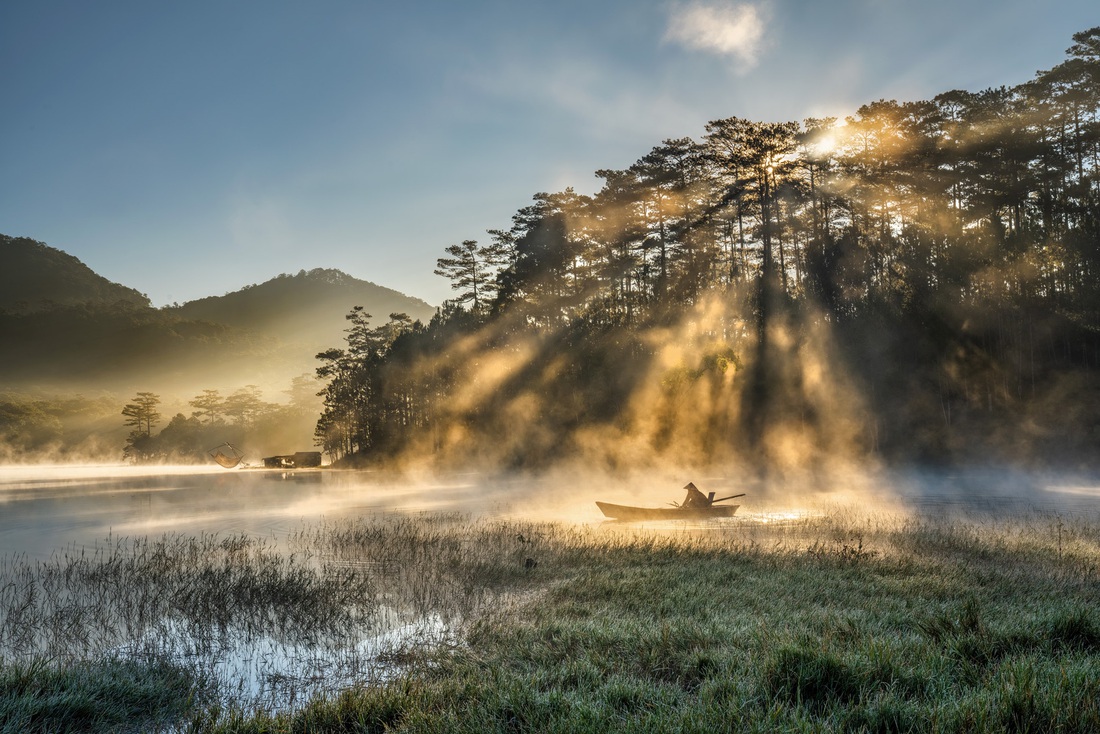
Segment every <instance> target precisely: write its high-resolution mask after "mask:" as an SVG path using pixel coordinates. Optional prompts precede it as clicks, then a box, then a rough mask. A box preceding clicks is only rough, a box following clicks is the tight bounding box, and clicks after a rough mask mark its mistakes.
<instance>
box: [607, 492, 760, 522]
mask: <svg viewBox="0 0 1100 734" xmlns="http://www.w3.org/2000/svg"><path fill="white" fill-rule="evenodd" d="M684 489H686V490H687V497H685V498H684V501H683V502H682V503H681V504H678V505H677V504H675V503H673V505H674V506H673V507H631V506H630V505H614V504H611V503H610V502H597V503H596V507H599V508H600V512H602V513H603V514H604V516H605V517H610V518H611V519H613V520H626V521H634V522H637V521H645V520H711V519H714V518H719V517H733V514H734V513H735V512H737V508H738V507H740V506H741V505H719V504H716V503H718V502H725V501H726V500H732V499H736V498H737V497H744V496H745V493H744V492H742V493H741V494H734V495H730V496H729V497H721V498H719V499H714V492H710V493H709V494H705V495H704V494H703V493H702V492H700V491H699V490H698V489H696V487H695V485H694V484H692V483H691V482H688V483H687V485H686V486H685V487H684Z"/></svg>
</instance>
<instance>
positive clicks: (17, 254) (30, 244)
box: [0, 234, 149, 312]
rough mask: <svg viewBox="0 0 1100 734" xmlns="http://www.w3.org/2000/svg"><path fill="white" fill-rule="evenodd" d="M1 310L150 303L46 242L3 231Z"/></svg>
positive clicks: (0, 284)
mask: <svg viewBox="0 0 1100 734" xmlns="http://www.w3.org/2000/svg"><path fill="white" fill-rule="evenodd" d="M0 264H2V267H0V309H3V310H6V311H19V312H26V311H38V310H43V309H48V308H52V307H53V306H57V305H74V304H85V303H95V304H106V305H112V304H115V303H119V302H123V303H127V304H130V305H134V306H149V299H148V298H147V297H146V296H145V295H144V294H142V293H138V292H137V291H136V290H134V289H133V288H127V287H126V286H123V285H119V284H118V283H112V282H111V281H109V280H107V279H106V278H104V277H103V276H101V275H99V274H97V273H95V272H93V271H92V269H91V268H89V267H88V266H87V265H85V264H84V263H82V262H80V260H78V259H76V258H75V257H73V256H72V255H69V254H68V253H65V252H62V251H61V250H58V249H57V248H54V247H50V246H49V245H47V244H46V243H44V242H38V241H37V240H32V239H29V238H27V237H9V236H8V235H3V234H0Z"/></svg>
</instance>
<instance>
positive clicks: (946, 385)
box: [318, 28, 1100, 469]
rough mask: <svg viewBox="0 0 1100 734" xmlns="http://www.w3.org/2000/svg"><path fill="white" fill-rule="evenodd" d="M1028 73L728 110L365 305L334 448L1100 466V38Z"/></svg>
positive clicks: (329, 415)
mask: <svg viewBox="0 0 1100 734" xmlns="http://www.w3.org/2000/svg"><path fill="white" fill-rule="evenodd" d="M1073 41H1074V43H1073V45H1072V46H1071V47H1070V48H1069V50H1068V58H1067V59H1066V60H1065V61H1063V62H1062V63H1061V64H1059V65H1057V66H1055V67H1054V68H1052V69H1050V70H1048V71H1043V72H1040V73H1038V74H1037V75H1036V77H1035V78H1034V79H1033V80H1031V81H1028V82H1025V83H1022V84H1019V85H1018V86H1014V87H1002V88H996V89H987V90H984V91H979V92H966V91H957V90H956V91H948V92H944V93H943V94H940V95H938V96H936V97H935V98H933V99H930V100H920V101H911V102H897V101H891V100H880V101H877V102H873V103H870V104H867V105H865V106H863V107H861V108H859V109H858V110H856V111H855V112H854V113H853V114H852V115H850V116H848V117H846V118H845V119H842V120H841V119H809V120H804V121H802V122H800V123H798V122H781V123H763V122H754V121H750V120H745V119H740V118H736V117H731V118H727V119H721V120H715V121H712V122H710V123H708V124H707V125H706V134H705V135H704V136H702V138H701V139H698V140H696V139H692V138H688V137H684V138H678V139H672V140H665V141H663V142H661V143H660V144H659V145H657V146H656V147H654V148H653V149H652V150H650V151H649V152H648V153H646V154H645V155H643V156H642V157H641V158H640V159H639V160H638V161H637V162H636V163H635V164H634V165H632V166H630V167H629V168H626V169H624V170H600V171H597V172H596V176H597V177H598V178H599V179H600V180H601V181H602V187H601V188H600V189H599V190H598V192H596V193H595V194H594V195H592V196H587V195H581V194H578V193H576V192H575V191H574V190H572V189H566V190H565V191H561V192H556V193H539V194H536V195H535V196H534V198H533V201H532V203H531V204H530V205H529V206H527V207H525V208H523V209H521V210H520V211H519V212H517V213H516V214H515V216H514V217H513V219H512V224H511V226H510V227H509V228H507V229H500V230H493V231H490V232H489V233H488V235H489V236H488V238H487V239H486V240H484V241H482V242H479V241H476V240H464V241H462V242H461V243H459V244H455V245H453V246H451V247H450V248H448V250H447V253H446V256H445V257H443V258H441V259H440V261H439V266H438V269H437V273H439V274H440V275H442V276H444V277H447V278H449V279H451V281H452V283H453V285H454V286H455V289H456V298H455V300H454V301H453V302H451V303H449V304H448V305H447V307H446V308H445V309H444V311H443V312H442V313H441V314H440V315H439V316H438V317H437V318H435V319H434V320H433V321H432V322H431V323H430V324H428V325H418V324H414V323H412V322H411V321H409V320H402V319H396V320H391V321H390V322H388V323H386V322H385V321H384V319H382V320H377V319H375V320H369V319H367V318H366V317H365V315H364V313H362V312H357V313H352V314H351V315H350V317H349V318H350V319H351V321H350V323H351V326H352V331H351V333H350V334H349V338H348V340H347V343H346V345H345V346H344V347H343V348H341V349H332V350H330V351H329V352H328V353H327V354H326V355H325V356H324V359H323V364H322V368H321V371H320V374H321V375H322V376H323V377H325V378H326V379H328V380H329V385H328V388H327V392H326V410H325V413H324V415H323V416H322V419H321V422H320V423H319V426H318V435H319V437H320V438H321V440H322V441H323V443H324V445H325V447H326V449H327V450H328V451H330V452H331V453H332V454H333V455H335V456H353V457H357V458H359V459H361V460H372V461H391V460H398V461H401V460H404V461H424V460H430V461H432V462H434V463H436V464H441V463H442V464H448V463H449V464H458V463H463V464H468V463H471V462H484V463H485V464H488V465H493V466H521V467H539V466H546V465H548V464H553V463H556V462H559V461H563V460H568V459H576V460H581V461H584V462H585V463H586V464H588V465H595V466H605V467H622V466H632V467H637V466H646V465H651V464H653V463H655V462H666V463H667V462H677V463H680V464H692V465H707V464H723V465H727V466H728V465H730V464H729V462H734V463H735V464H742V465H752V466H755V467H757V468H762V467H778V468H792V469H794V468H814V467H822V466H827V465H832V464H835V463H839V464H844V463H850V462H861V463H865V462H868V461H879V460H881V461H893V462H902V461H904V462H913V461H919V462H926V461H935V462H953V461H967V462H978V463H984V462H999V461H1006V460H1008V461H1016V462H1048V463H1051V462H1060V463H1064V462H1067V461H1068V462H1078V461H1095V460H1096V459H1097V458H1098V455H1097V454H1098V447H1100V379H1098V377H1100V373H1098V368H1100V335H1098V333H1097V331H1098V327H1100V272H1098V271H1100V28H1094V29H1091V30H1089V31H1085V32H1082V33H1079V34H1076V35H1075V36H1074V38H1073Z"/></svg>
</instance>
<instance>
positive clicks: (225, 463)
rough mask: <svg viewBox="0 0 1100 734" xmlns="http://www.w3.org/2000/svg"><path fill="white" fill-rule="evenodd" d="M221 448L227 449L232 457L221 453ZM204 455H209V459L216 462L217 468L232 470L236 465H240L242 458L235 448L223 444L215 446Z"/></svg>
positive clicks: (242, 455)
mask: <svg viewBox="0 0 1100 734" xmlns="http://www.w3.org/2000/svg"><path fill="white" fill-rule="evenodd" d="M223 448H227V449H229V450H230V451H231V452H232V455H230V454H227V453H225V452H224V451H222V449H223ZM206 453H208V454H210V458H212V459H213V460H214V461H216V462H218V465H219V466H222V467H225V468H226V469H232V468H233V467H235V466H236V465H237V464H240V463H241V459H243V458H244V454H242V453H241V452H240V451H238V450H237V449H236V447H234V446H233V445H231V444H229V443H223V444H221V445H220V446H215V447H214V448H212V449H210V450H209V451H207V452H206Z"/></svg>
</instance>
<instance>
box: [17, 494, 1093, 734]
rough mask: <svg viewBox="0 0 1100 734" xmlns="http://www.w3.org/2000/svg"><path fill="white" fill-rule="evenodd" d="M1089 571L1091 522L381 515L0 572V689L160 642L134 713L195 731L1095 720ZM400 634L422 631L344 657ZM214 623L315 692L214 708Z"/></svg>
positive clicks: (978, 726) (989, 725) (133, 543)
mask: <svg viewBox="0 0 1100 734" xmlns="http://www.w3.org/2000/svg"><path fill="white" fill-rule="evenodd" d="M529 559H530V562H529ZM1098 561H1100V526H1097V525H1096V524H1093V523H1089V522H1085V521H1072V522H1068V521H1065V520H1063V519H1061V518H1050V517H1042V516H1035V517H1029V518H1017V519H1014V520H1012V521H998V522H997V523H993V522H991V521H980V522H970V521H957V520H952V521H941V520H937V521H920V522H918V521H906V520H898V519H896V518H890V517H886V516H872V517H867V516H859V515H854V514H847V513H843V512H834V513H826V514H823V515H820V516H816V517H813V518H811V519H807V520H804V521H801V522H791V523H782V524H761V523H747V522H733V523H725V524H717V525H712V526H701V527H697V528H696V527H679V526H673V527H660V528H645V527H636V526H620V525H609V526H600V527H592V526H572V525H554V524H535V523H521V522H513V521H500V520H470V519H468V518H465V517H462V516H448V515H422V516H411V517H409V516H378V517H370V518H363V519H361V520H357V521H346V522H340V523H327V524H321V525H315V526H309V527H304V528H302V529H300V530H298V531H297V532H295V533H293V534H291V535H290V536H289V537H287V538H285V539H281V540H280V542H279V543H275V542H274V541H260V540H255V539H248V538H241V537H232V538H218V537H214V536H210V537H200V538H197V539H196V538H184V537H168V538H164V539H161V540H155V541H154V540H146V539H134V540H121V539H114V540H112V542H111V543H109V544H107V545H105V546H103V547H101V548H99V549H96V550H95V551H93V552H92V553H90V554H76V553H69V554H66V555H63V556H58V557H55V558H54V559H51V561H50V562H49V563H43V564H28V563H26V562H23V561H19V560H18V559H17V560H9V561H6V562H5V565H4V566H3V568H2V569H0V571H2V574H0V578H2V579H3V581H2V582H0V583H3V584H5V586H4V588H3V590H0V615H3V627H2V633H0V634H2V635H3V637H0V650H2V651H3V654H4V664H5V668H4V669H5V672H6V673H8V672H10V671H11V670H18V669H19V666H38V667H37V668H34V670H37V672H36V673H35V675H38V676H40V677H43V676H44V677H45V678H49V676H53V675H62V674H63V675H70V676H78V677H79V676H82V675H83V676H84V677H85V678H88V679H90V680H92V681H93V683H92V684H91V685H92V686H93V687H95V686H96V685H97V684H95V683H94V681H95V680H97V679H102V678H103V676H102V675H97V674H92V673H87V672H86V671H88V670H90V669H89V668H88V667H87V666H93V667H94V666H96V665H100V666H102V665H105V664H106V663H104V662H102V661H103V660H110V659H111V658H110V657H109V656H108V657H104V654H105V651H111V654H112V655H115V656H117V655H119V654H120V651H122V653H123V654H124V657H125V656H129V657H128V658H126V660H125V661H123V662H120V663H118V664H126V665H134V664H139V663H140V661H142V660H146V661H158V660H160V661H163V660H165V657H164V654H165V651H167V652H168V653H173V654H169V655H167V660H168V664H169V666H170V669H171V670H176V671H179V672H178V674H179V675H181V676H184V678H181V679H179V680H176V681H175V682H174V683H173V684H172V685H171V686H168V688H169V689H170V690H172V691H175V692H177V694H178V695H177V696H176V697H174V698H173V697H171V696H169V697H168V699H167V700H158V701H152V702H151V703H149V704H148V706H146V709H151V710H154V711H156V712H159V713H158V714H157V716H159V717H161V719H160V720H169V719H173V718H174V720H175V721H176V722H177V723H176V727H177V729H178V730H181V731H191V732H195V733H196V734H198V733H201V732H230V731H232V732H261V731H263V732H278V731H286V732H321V731H339V732H353V731H354V732H367V731H410V732H436V731H470V732H516V731H585V732H588V731H593V732H601V731H606V732H611V731H616V732H617V731H646V732H651V731H728V730H737V731H761V732H763V731H776V730H782V731H850V732H963V731H967V732H969V731H990V732H992V731H1018V732H1024V731H1028V732H1043V731H1067V732H1073V731H1080V732H1085V731H1100V682H1098V681H1100V677H1098V676H1097V675H1096V670H1098V669H1100V615H1098V612H1097V602H1098V601H1100V598H1098V597H1100V574H1098V572H1097V569H1098ZM165 619H169V620H173V622H172V624H171V625H167V624H165V622H164V620H165ZM417 620H419V621H420V622H421V623H422V626H421V627H420V628H419V630H420V633H419V635H413V634H409V635H398V636H397V637H395V638H392V639H391V642H390V644H387V645H385V646H379V645H367V646H363V644H362V643H363V641H364V640H368V639H377V638H378V636H379V635H384V634H385V632H386V631H387V630H391V631H392V630H393V629H397V628H398V627H399V626H400V625H402V624H406V625H407V624H414V623H416V622H417ZM425 620H434V621H432V622H431V623H430V624H423V623H424V622H425ZM173 625H174V626H173ZM150 630H152V633H150ZM181 630H183V631H185V632H181ZM227 630H229V631H232V633H233V634H236V635H240V636H242V639H246V640H249V639H251V640H252V641H253V642H255V641H257V640H261V639H268V638H279V639H282V640H285V641H287V642H288V643H293V645H292V647H293V646H294V645H296V646H297V647H293V649H294V650H296V651H297V652H296V654H299V655H301V656H303V657H306V658H308V657H309V656H315V657H316V658H318V659H320V660H321V661H322V662H321V663H317V664H316V665H314V666H313V668H311V669H315V670H316V671H318V673H317V674H318V675H320V676H321V677H322V678H324V677H325V676H326V675H328V678H327V680H325V681H321V682H316V681H314V682H312V683H311V682H310V681H308V680H293V681H289V682H288V684H287V686H286V687H283V688H272V689H271V690H270V691H268V694H267V698H266V699H265V701H266V703H264V704H263V705H258V704H256V703H254V704H252V705H245V704H243V703H242V700H241V699H240V698H234V697H233V696H226V695H225V690H226V688H231V687H232V681H231V680H228V678H231V676H229V675H221V676H220V677H219V676H217V675H213V676H211V675H210V674H209V673H210V670H211V668H210V666H209V665H206V666H204V665H203V664H201V663H200V662H199V661H200V660H202V659H203V656H202V655H199V654H195V655H193V656H191V657H188V656H180V655H178V654H175V653H174V652H173V651H176V652H178V649H177V648H176V647H173V646H172V644H168V643H166V642H165V639H167V638H172V637H173V636H174V637H175V638H177V639H178V638H181V637H183V638H186V639H189V640H191V641H192V643H191V644H192V646H193V647H195V648H202V649H203V650H204V651H206V652H209V651H216V650H217V648H218V642H219V639H221V638H219V636H218V635H219V634H223V635H224V634H226V631H227ZM219 631H220V632H219ZM204 635H205V636H204ZM249 635H251V637H249ZM135 641H140V643H139V644H135ZM204 645H205V646H206V647H205V648H203V646H204ZM383 647H384V648H385V649H383ZM245 648H247V643H245V644H244V645H243V646H238V647H235V648H233V649H235V650H240V649H245ZM158 655H160V656H161V657H158ZM42 660H48V661H49V662H48V663H44V662H35V661H42ZM334 660H340V661H343V662H341V663H340V664H339V665H337V664H335V663H333V661H334ZM162 664H163V663H157V664H156V665H162ZM156 665H154V666H153V667H151V668H150V670H151V671H153V672H151V673H149V675H153V674H154V673H155V671H156V670H158V669H160V668H157V667H156ZM326 666H327V667H326ZM306 667H307V668H309V666H308V665H307V666H306ZM82 671H85V672H83V673H82ZM4 680H5V683H4V684H3V689H4V691H6V693H5V694H4V695H6V696H8V698H7V699H5V700H9V699H10V700H13V701H17V702H18V701H21V700H23V698H22V696H23V694H20V693H19V692H18V691H19V690H23V689H18V688H17V687H16V686H14V685H13V684H11V683H10V682H7V681H10V680H12V678H10V677H9V678H5V679H4ZM183 680H186V681H187V682H186V684H185V683H183V682H181V681H183ZM50 686H53V688H56V687H57V684H50ZM50 686H46V685H44V686H43V689H44V690H46V689H50ZM101 687H102V688H109V686H106V685H105V684H104V685H102V686H101ZM112 695H113V694H112ZM96 700H99V701H101V704H97V705H102V706H104V707H107V708H110V707H111V706H113V705H115V704H108V703H105V702H103V701H104V700H105V699H96ZM111 700H115V699H114V698H111ZM120 705H121V704H120ZM93 708H95V707H94V706H93ZM7 710H14V709H5V711H7ZM54 713H55V715H56V716H58V717H59V719H58V720H60V721H62V722H69V723H71V722H78V723H79V722H84V721H86V720H87V719H86V717H85V718H81V717H80V716H78V715H76V714H74V713H68V712H67V710H66V709H64V708H58V709H56V710H55V712H54ZM5 715H8V714H5ZM133 721H136V719H133V720H131V724H133ZM65 725H66V726H68V725H69V724H68V723H66V724H65ZM80 726H83V724H80V725H79V726H78V725H76V724H73V726H72V727H71V728H70V730H72V731H80V730H95V729H90V728H84V729H81V728H80ZM135 728H141V727H140V726H136V727H135ZM12 730H13V731H14V730H16V729H12Z"/></svg>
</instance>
